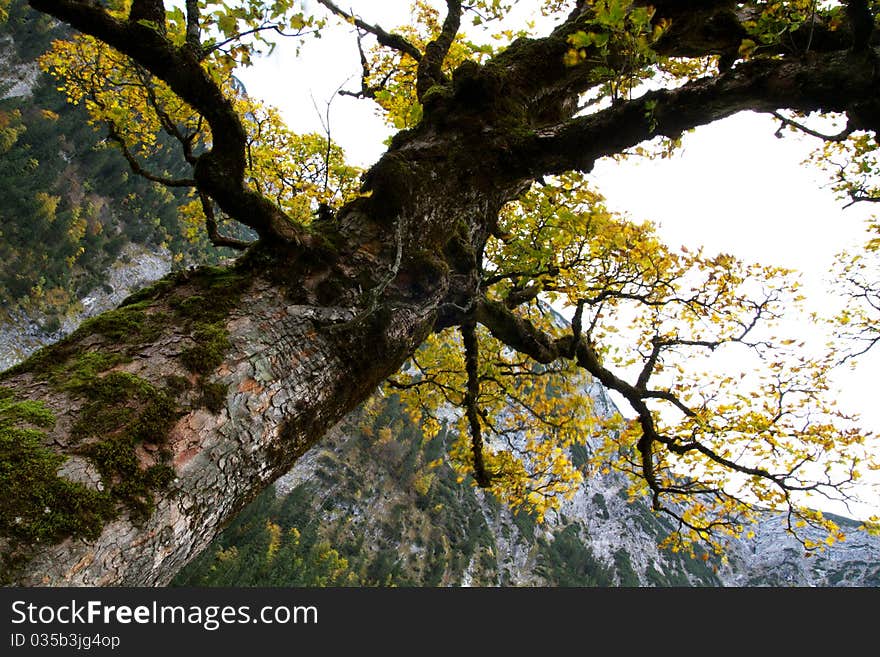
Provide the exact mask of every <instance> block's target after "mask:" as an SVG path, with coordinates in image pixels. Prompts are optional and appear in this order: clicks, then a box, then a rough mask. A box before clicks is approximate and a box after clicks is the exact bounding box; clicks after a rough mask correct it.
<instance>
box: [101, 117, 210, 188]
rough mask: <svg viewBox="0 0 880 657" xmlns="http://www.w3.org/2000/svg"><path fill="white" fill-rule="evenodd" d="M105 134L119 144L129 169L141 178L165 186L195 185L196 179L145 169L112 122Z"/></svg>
mask: <svg viewBox="0 0 880 657" xmlns="http://www.w3.org/2000/svg"><path fill="white" fill-rule="evenodd" d="M107 136H108V137H109V138H110V139H111V140H113V141H114V142H115V143H116V145H117V146H119V150H120V151H121V152H122V155H123V157H124V158H125V159H126V161H127V162H128V165H129V166H130V167H131V170H132V171H133V172H134V173H136V174H137V175H139V176H141V177H142V178H146V179H147V180H150V181H152V182H155V183H159V184H160V185H165V186H166V187H195V186H196V181H195V180H194V179H192V178H168V177H166V176H160V175H157V174H155V173H152V172H150V171H147V170H146V169H145V168H144V167H143V166H142V165H141V163H140V162H138V161H137V158H135V156H134V153H132V152H131V151H130V150H129V148H128V146H127V145H126V143H125V140H124V139H123V138H122V136H121V135H120V134H119V131H118V130H117V129H116V126H115V125H113V124H112V123H108V124H107Z"/></svg>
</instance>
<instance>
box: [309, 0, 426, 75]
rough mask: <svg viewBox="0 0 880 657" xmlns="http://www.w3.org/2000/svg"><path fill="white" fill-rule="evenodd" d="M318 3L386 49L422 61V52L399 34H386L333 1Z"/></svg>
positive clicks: (320, 0)
mask: <svg viewBox="0 0 880 657" xmlns="http://www.w3.org/2000/svg"><path fill="white" fill-rule="evenodd" d="M318 2H319V3H320V4H322V5H324V6H325V7H327V9H329V10H330V11H332V12H333V13H334V14H336V15H337V16H339V17H340V18H342V19H344V20H346V21H348V22H349V23H352V24H353V25H355V26H356V27H359V28H360V29H362V30H363V31H364V32H369V33H370V34H372V35H373V36H375V37H376V39H377V40H378V41H379V43H380V44H381V45H383V46H385V47H386V48H391V49H392V50H397V51H398V52H401V53H403V54H404V55H409V56H410V57H412V58H413V59H414V60H416V61H419V60H421V59H422V52H421V51H420V50H419V49H418V48H416V47H415V46H414V45H413V44H412V43H410V42H409V41H407V40H406V39H405V38H404V37H402V36H400V35H399V34H393V33H391V32H386V31H385V30H383V29H382V28H381V27H379V26H378V25H370V24H369V23H366V22H364V21H363V20H361V19H360V18H358V17H357V16H354V15H353V14H349V13H348V12H347V11H344V10H342V9H340V8H339V7H338V6H337V5H336V4H335V3H333V2H331V0H318Z"/></svg>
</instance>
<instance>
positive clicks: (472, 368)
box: [460, 323, 492, 488]
mask: <svg viewBox="0 0 880 657" xmlns="http://www.w3.org/2000/svg"><path fill="white" fill-rule="evenodd" d="M460 331H461V336H462V338H463V340H464V354H465V356H464V362H465V370H466V372H467V392H466V393H465V397H464V406H465V413H466V414H467V419H468V427H469V428H470V432H471V452H472V453H473V458H474V479H476V481H477V484H479V485H480V486H482V487H483V488H487V487H489V486H490V485H491V483H492V482H491V478H490V477H489V473H488V472H486V463H485V461H484V460H483V433H482V426H481V424H480V412H479V409H478V407H477V400H478V399H479V398H480V375H479V372H478V368H479V362H480V352H479V346H478V342H477V334H476V325H475V324H473V323H469V324H465V325H464V326H462V327H461V328H460Z"/></svg>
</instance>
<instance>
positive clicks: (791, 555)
mask: <svg viewBox="0 0 880 657" xmlns="http://www.w3.org/2000/svg"><path fill="white" fill-rule="evenodd" d="M591 394H592V396H593V397H594V399H595V400H596V402H597V407H598V408H600V409H602V408H604V409H606V412H608V411H610V410H611V408H612V406H611V403H610V401H609V400H608V398H607V396H606V395H605V393H604V391H603V390H602V389H601V388H600V387H598V386H597V387H594V388H593V389H592V390H591ZM377 405H378V407H379V408H378V411H377V412H374V413H373V414H366V413H363V412H359V413H356V414H354V415H353V416H351V417H350V418H348V419H347V420H346V422H344V423H343V424H342V425H340V426H339V427H337V429H336V430H335V431H334V433H333V435H332V436H330V437H329V438H328V440H327V441H326V442H325V443H324V444H323V445H322V446H321V447H319V448H316V449H314V450H313V451H312V452H310V453H309V454H308V455H306V456H305V457H304V458H303V459H302V460H301V461H300V462H299V463H298V464H297V465H296V467H295V468H294V469H293V470H292V471H291V472H290V473H289V474H288V475H286V476H284V477H282V478H281V479H280V480H279V481H278V482H277V483H276V485H275V488H274V490H273V491H270V492H267V493H265V494H264V495H262V496H261V497H260V498H259V499H258V500H257V501H256V502H255V503H254V504H253V505H251V507H249V508H248V509H245V511H243V512H242V514H241V516H240V517H239V518H238V519H237V520H236V521H235V522H234V523H233V524H232V525H231V526H230V527H229V528H228V529H227V530H226V532H224V534H222V535H221V536H220V537H219V538H218V539H217V541H216V542H215V544H214V545H212V546H211V547H210V548H209V549H208V550H206V551H205V553H203V555H202V556H201V557H199V558H198V559H197V560H196V561H195V562H193V563H192V564H191V565H190V566H189V567H188V568H186V569H185V570H184V571H183V572H182V573H181V574H180V575H179V576H178V577H177V579H176V580H175V582H174V583H175V584H178V585H242V586H247V585H303V586H308V585H322V584H328V583H329V584H336V585H339V584H360V585H400V586H438V585H439V586H546V585H549V586H878V585H880V538H878V537H873V536H869V535H866V534H864V533H861V532H856V531H855V529H856V527H857V525H858V523H856V522H854V521H851V520H847V519H842V518H841V519H839V523H840V524H841V526H843V527H844V528H845V529H847V530H852V531H848V532H847V533H848V540H847V541H846V542H844V543H842V544H836V545H834V546H832V547H830V548H828V549H827V550H826V551H825V552H823V553H820V554H818V555H816V556H812V557H809V556H806V555H805V553H804V550H803V549H802V548H801V547H800V545H799V544H798V543H797V541H796V540H795V539H794V538H793V537H791V536H789V535H787V534H786V533H785V531H784V530H783V525H782V524H781V522H780V519H779V518H772V517H768V518H767V519H766V520H765V521H764V522H762V523H761V524H760V525H758V526H757V527H755V528H754V531H755V539H754V540H751V541H734V542H732V543H731V545H730V547H729V551H728V558H729V563H727V564H723V563H721V561H720V560H718V559H716V558H714V557H712V558H710V557H709V556H708V555H706V556H705V561H704V557H703V555H702V554H701V553H699V552H698V554H697V558H696V559H692V558H690V557H689V556H687V555H684V554H681V553H678V554H676V553H673V552H671V551H668V550H661V549H659V548H658V543H659V542H660V541H661V540H662V539H663V538H664V537H665V536H666V534H667V533H668V532H669V531H670V530H671V529H672V526H671V524H670V522H669V520H667V519H666V518H664V517H661V516H657V515H655V514H654V513H652V512H651V510H650V509H649V507H648V505H647V503H646V501H644V500H629V499H628V497H627V494H626V482H625V481H624V479H623V478H622V476H621V475H618V474H614V473H611V474H604V475H603V474H598V475H595V476H591V477H588V478H587V480H586V482H585V483H584V485H583V486H582V487H581V488H580V489H579V490H578V491H577V493H576V494H575V495H574V497H573V498H572V499H571V500H569V501H567V502H565V503H564V504H563V506H562V508H561V510H560V511H559V513H556V514H551V515H549V516H548V518H547V520H546V521H545V523H543V524H541V525H538V524H536V523H535V521H534V519H533V518H531V517H529V516H528V515H525V514H520V515H514V514H512V513H511V512H510V511H509V510H508V509H507V508H505V507H502V506H501V505H499V504H498V503H497V502H496V501H495V500H494V499H493V498H492V497H491V496H487V495H485V494H484V493H483V492H482V491H481V490H480V489H477V488H474V487H473V486H471V485H469V482H465V483H458V482H456V477H455V474H454V473H453V471H452V470H451V468H449V467H448V466H447V465H445V464H444V465H442V466H440V467H438V468H436V469H434V470H430V469H428V468H426V464H428V463H430V462H431V461H432V460H434V459H435V458H438V457H439V456H441V455H442V454H443V453H444V451H445V448H446V446H447V444H449V443H451V440H452V437H451V436H450V435H449V434H448V433H447V432H445V431H443V432H441V433H440V434H439V435H438V436H437V437H435V438H434V439H432V440H429V441H427V442H426V441H424V439H423V437H422V435H421V433H420V431H419V429H418V427H415V426H413V425H412V423H411V422H410V421H409V419H408V417H407V416H406V415H405V414H404V413H402V412H401V411H400V408H399V406H398V403H397V401H396V400H395V399H393V398H391V399H383V400H380V401H379V402H378V403H377ZM291 531H293V534H294V535H295V536H296V541H295V543H296V544H295V545H294V544H293V543H294V541H292V540H290V539H289V538H288V539H286V542H284V541H282V542H283V543H284V545H283V550H279V549H278V548H277V547H275V548H272V547H271V546H272V545H273V539H272V535H273V532H274V533H275V534H276V535H278V536H281V537H290V536H291ZM284 550H286V552H284V553H285V554H286V555H287V557H286V559H283V558H279V557H278V554H281V552H282V551H284ZM291 555H294V556H295V558H294V556H291Z"/></svg>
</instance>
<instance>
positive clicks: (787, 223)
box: [239, 0, 880, 517]
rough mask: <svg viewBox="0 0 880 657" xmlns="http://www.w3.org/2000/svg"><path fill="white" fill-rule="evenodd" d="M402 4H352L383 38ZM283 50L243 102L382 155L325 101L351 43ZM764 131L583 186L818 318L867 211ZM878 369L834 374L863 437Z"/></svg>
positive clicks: (879, 352) (342, 103) (792, 145)
mask: <svg viewBox="0 0 880 657" xmlns="http://www.w3.org/2000/svg"><path fill="white" fill-rule="evenodd" d="M406 4H408V3H407V2H400V1H399V0H393V1H388V2H382V3H376V2H368V3H367V2H360V3H354V6H355V8H356V9H359V10H360V8H361V7H364V8H365V9H363V10H362V11H363V12H364V13H363V14H362V15H364V17H365V19H367V20H368V21H370V22H377V23H380V24H381V25H382V26H383V27H385V28H387V29H391V28H393V27H394V26H395V17H398V18H397V20H400V19H399V17H400V16H405V15H406V14H405V13H403V14H402V13H401V11H400V9H399V8H400V6H401V5H404V6H405V5H406ZM345 6H346V7H348V6H349V5H345ZM293 48H294V44H292V43H281V44H280V45H279V47H278V49H277V50H276V54H275V55H274V56H273V57H272V58H270V59H269V60H264V61H261V62H260V64H259V65H258V66H256V67H254V68H252V69H247V70H245V71H243V72H241V74H240V75H239V77H240V78H241V79H242V81H243V82H244V83H245V85H246V87H247V89H248V93H249V94H251V95H252V96H255V97H257V98H260V99H263V100H266V101H267V102H269V103H271V104H273V105H275V106H277V107H278V108H279V109H281V111H282V113H283V115H284V116H285V118H286V120H287V121H288V123H289V125H291V126H292V127H293V129H294V130H296V131H298V132H307V131H317V132H323V129H322V127H321V120H320V118H319V111H320V113H321V114H323V113H324V111H325V106H326V103H327V102H328V101H330V100H332V105H331V130H332V138H333V140H334V141H335V142H337V143H338V144H340V145H341V146H342V147H343V148H344V149H345V150H346V152H347V153H348V155H349V160H350V161H351V162H352V163H354V164H358V165H361V166H368V165H369V164H371V163H373V162H374V161H375V160H376V159H377V158H378V157H379V155H380V154H381V153H382V152H383V151H384V146H383V145H382V142H383V140H384V139H385V138H386V137H387V136H388V135H389V134H390V132H389V130H388V128H387V127H386V126H385V125H384V123H383V122H382V121H381V119H380V118H379V117H378V115H377V113H376V111H375V109H374V107H373V106H372V104H371V103H370V102H369V101H363V100H355V99H352V98H348V97H340V96H335V97H334V92H335V90H336V89H338V88H339V87H340V86H341V85H342V84H344V83H346V82H347V84H346V88H347V89H349V90H356V89H358V88H359V84H360V81H359V75H360V68H359V60H358V54H357V49H356V45H355V40H354V38H353V36H351V35H349V36H348V37H347V38H341V39H340V38H335V37H331V36H330V34H329V33H328V34H327V35H326V36H324V37H323V38H322V39H319V40H309V41H308V42H307V43H306V44H305V46H304V49H303V56H302V57H301V58H300V59H297V58H296V57H295V56H294V55H293ZM316 62H317V63H316ZM315 105H317V107H318V110H316V108H315ZM775 130H776V122H774V120H773V119H772V118H771V117H769V116H766V115H758V114H753V113H744V114H740V115H737V116H735V117H731V118H730V119H727V120H725V121H721V122H719V123H716V124H713V125H711V126H706V127H703V128H699V129H697V130H696V131H695V132H694V133H691V134H689V135H686V136H685V138H684V146H683V148H682V149H681V151H680V152H679V153H678V154H677V155H676V156H674V157H673V158H671V159H668V160H654V161H647V160H644V159H641V158H639V159H636V158H633V159H630V160H628V161H626V162H623V163H617V162H613V161H611V160H602V161H600V162H598V163H597V165H596V167H595V169H594V171H593V173H592V179H593V180H594V181H595V182H596V183H597V184H598V187H599V190H600V191H601V192H602V193H603V194H605V195H606V197H607V199H608V204H609V206H610V207H611V208H613V209H615V210H618V211H621V212H624V213H627V214H629V215H630V216H631V217H632V218H633V219H636V220H644V219H648V220H651V221H653V222H655V223H656V224H657V226H658V232H659V233H660V235H661V236H662V237H664V238H665V240H666V241H667V242H668V243H669V244H670V246H673V247H678V246H680V245H684V246H687V247H688V248H690V249H695V248H698V247H700V246H703V247H705V250H706V252H707V253H713V252H727V253H731V254H733V255H736V256H737V257H739V258H742V259H744V260H746V261H760V262H766V263H768V264H771V263H772V264H777V265H782V266H785V267H792V268H796V269H798V270H800V271H802V272H803V276H804V285H805V287H804V292H805V294H807V295H808V296H810V297H812V299H813V300H814V303H816V304H817V305H818V307H817V308H816V309H818V310H821V305H822V303H823V299H826V300H827V299H828V297H827V296H826V295H827V293H826V289H827V285H826V283H827V278H828V274H829V268H830V266H831V263H832V262H833V259H834V255H835V254H836V253H837V252H839V251H841V250H843V249H846V248H853V247H856V246H857V245H858V244H860V243H863V242H864V231H863V222H864V219H865V218H866V217H868V216H869V211H870V210H871V208H868V207H860V206H856V207H853V208H850V209H848V210H845V211H844V210H843V209H842V203H841V202H840V201H838V200H836V199H835V198H834V197H833V194H832V193H831V191H830V190H829V189H828V188H827V178H825V177H824V176H823V174H822V173H821V172H819V171H817V170H816V169H814V168H811V167H807V166H804V165H803V164H802V162H803V160H804V159H805V158H806V157H807V155H808V154H809V152H810V151H811V150H812V148H813V147H814V146H815V144H816V142H815V140H812V139H809V138H801V137H798V136H795V135H792V134H791V133H785V134H786V136H785V137H784V138H783V139H777V138H776V137H774V132H775ZM804 328H805V329H808V328H809V327H806V326H805V327H804ZM877 371H880V349H875V350H874V352H873V353H870V354H868V355H867V356H865V357H862V358H861V359H860V361H859V365H858V367H857V368H856V369H855V370H854V371H849V370H845V371H844V370H842V371H841V372H840V374H839V375H838V381H839V384H840V393H839V402H840V405H841V407H842V408H843V409H844V410H846V411H849V412H855V413H859V414H861V416H862V418H863V421H862V426H863V428H865V429H866V430H870V431H874V432H877V433H880V404H878V403H877V402H876V399H877V392H876V390H877V389H876V385H875V383H874V381H873V377H872V376H871V375H872V373H876V372H877ZM878 440H880V439H878ZM878 479H880V477H878ZM873 499H874V500H876V499H878V498H873ZM828 510H834V511H837V512H840V513H844V514H846V515H855V516H859V517H861V516H868V515H871V514H876V513H880V502H876V501H873V502H871V504H870V505H868V506H863V507H860V508H855V507H854V508H852V509H851V511H850V512H847V511H846V510H844V509H840V508H832V509H828Z"/></svg>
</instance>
